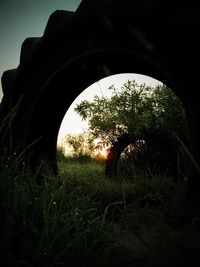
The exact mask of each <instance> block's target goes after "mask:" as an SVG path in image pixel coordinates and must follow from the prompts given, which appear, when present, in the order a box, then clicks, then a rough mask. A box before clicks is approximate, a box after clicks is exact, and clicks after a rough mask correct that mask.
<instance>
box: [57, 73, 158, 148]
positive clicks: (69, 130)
mask: <svg viewBox="0 0 200 267" xmlns="http://www.w3.org/2000/svg"><path fill="white" fill-rule="evenodd" d="M128 80H135V81H136V82H137V84H144V83H145V84H146V85H148V86H152V87H154V86H156V85H158V84H162V82H160V81H158V80H155V79H153V78H151V77H148V76H145V75H141V74H132V73H124V74H117V75H112V76H109V77H106V78H104V79H102V80H100V81H98V82H96V83H94V84H92V85H91V86H89V87H88V88H86V89H85V90H84V91H83V92H82V93H81V94H80V95H79V96H78V97H77V98H76V99H75V100H74V102H73V103H72V104H71V106H70V107H69V109H68V111H67V112H66V114H65V117H64V118H63V121H62V124H61V127H60V131H59V134H58V145H61V144H62V143H63V139H64V137H65V136H66V135H67V134H79V133H83V132H84V131H85V130H87V128H88V124H87V122H85V121H82V119H81V117H80V116H79V115H78V114H77V113H76V112H75V111H74V108H75V107H76V105H77V104H79V103H80V102H81V101H82V100H89V101H92V100H93V98H94V95H98V96H100V97H101V96H102V95H103V96H107V97H110V96H111V91H110V90H108V88H109V87H110V86H111V85H112V84H114V85H115V87H116V88H118V89H120V88H121V87H122V86H123V85H124V84H125V83H126V82H127V81H128Z"/></svg>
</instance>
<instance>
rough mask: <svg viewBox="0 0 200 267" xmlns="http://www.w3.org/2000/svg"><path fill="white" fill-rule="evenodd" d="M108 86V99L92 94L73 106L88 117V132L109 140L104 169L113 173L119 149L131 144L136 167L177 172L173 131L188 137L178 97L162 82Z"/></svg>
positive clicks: (178, 163)
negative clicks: (119, 86) (88, 98)
mask: <svg viewBox="0 0 200 267" xmlns="http://www.w3.org/2000/svg"><path fill="white" fill-rule="evenodd" d="M109 90H112V97H111V98H110V99H109V98H107V97H98V96H95V97H94V100H93V101H92V102H89V101H87V100H84V101H82V102H81V103H80V104H79V105H77V106H76V108H75V111H76V112H77V113H78V114H79V115H80V116H81V117H82V119H84V120H86V119H87V120H88V121H89V132H90V134H92V136H93V137H94V138H100V139H101V140H102V141H103V142H105V143H109V144H110V150H109V153H108V156H107V160H106V173H107V174H108V175H115V174H116V173H117V162H118V160H119V157H120V155H121V153H122V151H123V150H124V149H125V148H126V147H127V145H128V144H132V149H131V150H130V152H133V154H134V159H135V163H136V162H137V163H138V162H139V166H140V167H141V166H142V168H146V166H148V168H149V166H151V168H152V169H154V170H155V171H157V170H160V169H162V170H164V172H168V173H169V174H170V175H174V176H176V177H177V176H179V174H178V169H179V168H180V164H181V163H180V155H178V153H179V154H180V146H179V144H178V142H177V140H176V139H175V138H174V134H173V133H174V132H175V133H176V135H177V136H179V138H180V139H181V140H183V141H184V142H188V138H189V137H188V129H187V118H186V113H185V110H184V108H183V106H182V104H181V102H180V100H179V98H178V97H177V96H176V95H175V94H174V93H173V92H172V91H171V90H170V89H169V88H168V87H167V86H166V85H164V84H162V85H157V86H155V87H154V88H153V87H150V86H146V85H145V84H141V85H138V84H137V83H136V81H134V80H133V81H127V83H125V84H124V85H123V86H122V88H121V89H120V90H118V89H117V88H115V86H114V85H112V86H110V87H109ZM130 154H131V153H129V155H130ZM182 158H184V157H182ZM138 159H139V160H138ZM155 163H156V164H155ZM155 165H156V168H155ZM182 165H184V164H182Z"/></svg>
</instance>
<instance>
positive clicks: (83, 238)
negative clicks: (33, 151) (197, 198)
mask: <svg viewBox="0 0 200 267" xmlns="http://www.w3.org/2000/svg"><path fill="white" fill-rule="evenodd" d="M0 168H1V170H0V172H1V176H0V207H1V209H0V217H1V220H0V252H1V254H0V255H1V256H0V266H37V267H38V266H48V267H53V266H67V267H72V266H73V267H74V266H80V267H85V266H95V267H98V266H101V267H110V266H122V265H123V266H128V267H129V266H134V267H135V266H136V267H140V266H148V267H149V266H160V267H161V266H162V267H165V266H166V267H167V266H198V265H195V264H197V262H198V263H199V256H198V255H199V252H200V251H199V250H200V226H199V225H200V216H196V217H195V218H194V220H193V221H192V223H190V224H185V223H180V224H177V223H176V224H174V221H175V220H174V218H173V214H172V213H171V212H170V211H171V199H172V196H174V195H175V194H176V192H178V190H179V189H180V188H179V187H180V185H176V184H174V183H173V181H172V180H171V179H169V178H168V177H165V176H163V177H160V176H159V175H158V176H152V177H151V178H149V176H148V175H145V173H142V174H141V175H140V176H137V177H132V176H130V175H129V176H126V174H125V173H123V174H121V175H119V176H118V177H116V178H115V179H114V178H113V179H108V178H106V177H105V176H104V167H103V165H102V164H101V163H100V162H95V161H88V160H84V161H81V163H80V161H78V160H76V159H73V158H71V159H68V160H67V159H66V158H62V159H60V161H59V169H60V175H59V176H58V177H45V178H44V181H43V183H42V184H41V185H38V184H37V183H36V179H35V178H34V177H33V176H32V175H31V174H29V173H28V172H27V170H26V171H25V170H23V168H21V171H20V172H15V173H14V172H13V168H12V162H10V163H9V164H8V161H2V162H1V166H0ZM172 222H173V223H172Z"/></svg>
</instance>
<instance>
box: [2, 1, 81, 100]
mask: <svg viewBox="0 0 200 267" xmlns="http://www.w3.org/2000/svg"><path fill="white" fill-rule="evenodd" d="M80 3H81V0H0V77H1V76H2V74H3V72H4V71H5V70H9V69H13V68H16V67H17V66H18V64H19V57H20V50H21V45H22V43H23V41H24V40H25V39H26V38H28V37H40V36H42V35H43V32H44V30H45V27H46V24H47V21H48V19H49V17H50V15H51V14H52V13H53V12H54V11H55V10H70V11H75V10H76V9H77V7H78V6H79V4H80ZM1 99H2V86H1V83H0V101H1Z"/></svg>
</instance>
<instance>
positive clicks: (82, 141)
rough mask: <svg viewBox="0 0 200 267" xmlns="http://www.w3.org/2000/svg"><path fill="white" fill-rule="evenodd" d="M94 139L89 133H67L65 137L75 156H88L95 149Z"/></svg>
mask: <svg viewBox="0 0 200 267" xmlns="http://www.w3.org/2000/svg"><path fill="white" fill-rule="evenodd" d="M93 141H94V139H93V138H92V137H91V136H90V135H89V134H77V135H71V134H68V135H66V137H65V142H66V143H67V144H68V145H70V146H71V147H72V148H73V154H74V156H75V157H78V158H79V159H80V158H83V157H88V158H90V157H91V156H92V155H93V153H94V149H95V144H94V142H93Z"/></svg>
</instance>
